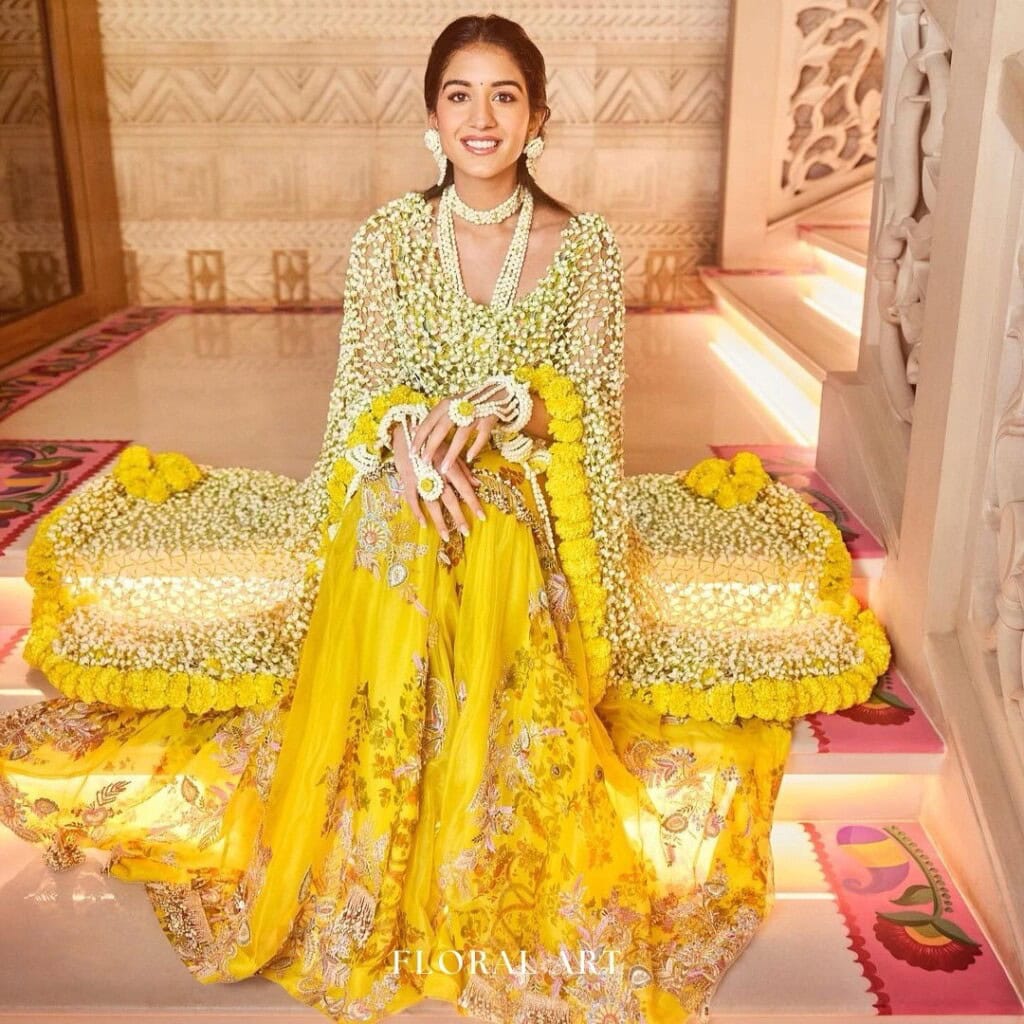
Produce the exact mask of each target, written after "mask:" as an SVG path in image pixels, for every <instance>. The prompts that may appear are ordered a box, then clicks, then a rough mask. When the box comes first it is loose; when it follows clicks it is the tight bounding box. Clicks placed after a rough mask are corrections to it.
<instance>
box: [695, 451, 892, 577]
mask: <svg viewBox="0 0 1024 1024" xmlns="http://www.w3.org/2000/svg"><path fill="white" fill-rule="evenodd" d="M709 447H710V448H711V451H712V452H714V453H715V455H717V456H718V457H719V458H722V459H729V458H732V456H733V455H735V454H736V452H739V451H750V452H754V453H755V454H757V455H758V456H759V458H760V459H761V462H762V464H763V465H764V468H765V469H766V470H767V471H768V473H769V474H771V476H772V478H773V479H775V480H778V481H779V482H780V483H784V484H787V485H788V486H789V487H792V488H793V489H794V490H795V491H799V492H800V493H801V494H802V495H803V496H804V498H805V499H806V500H807V501H808V502H810V504H811V505H812V506H813V507H814V508H816V509H818V511H819V512H824V513H825V515H827V516H828V517H829V519H831V520H832V522H834V523H835V524H836V526H838V527H839V531H840V533H842V535H843V540H844V541H845V542H846V546H847V548H848V549H849V551H850V555H851V557H852V558H853V559H854V561H855V562H856V561H860V560H877V559H881V558H884V557H885V549H884V548H883V547H882V545H881V544H880V543H879V542H878V540H877V539H876V538H875V537H874V536H873V535H872V534H870V533H869V532H868V529H867V527H866V526H865V525H864V524H863V523H862V522H861V521H860V520H859V519H858V518H857V517H856V516H855V515H854V514H853V512H852V511H851V510H850V509H849V508H848V507H847V506H846V505H845V504H844V502H843V500H842V498H840V497H839V495H838V494H836V492H835V491H834V490H832V488H831V487H830V486H829V485H828V484H827V483H826V482H825V480H824V478H823V477H822V476H821V475H820V474H819V473H818V471H817V470H816V469H815V468H814V456H815V451H816V449H815V448H813V447H807V446H805V445H796V444H749V445H747V444H713V445H710V446H709Z"/></svg>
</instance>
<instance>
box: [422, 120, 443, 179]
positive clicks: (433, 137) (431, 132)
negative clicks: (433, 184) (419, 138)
mask: <svg viewBox="0 0 1024 1024" xmlns="http://www.w3.org/2000/svg"><path fill="white" fill-rule="evenodd" d="M423 142H424V144H425V145H426V147H427V149H429V150H430V152H431V153H433V154H434V159H435V160H436V161H437V168H438V171H439V173H438V176H437V183H438V185H443V184H444V176H445V174H447V173H448V157H446V156H445V154H444V150H443V149H442V148H441V133H440V132H439V131H438V130H437V129H436V128H428V129H427V130H426V131H425V132H424V133H423Z"/></svg>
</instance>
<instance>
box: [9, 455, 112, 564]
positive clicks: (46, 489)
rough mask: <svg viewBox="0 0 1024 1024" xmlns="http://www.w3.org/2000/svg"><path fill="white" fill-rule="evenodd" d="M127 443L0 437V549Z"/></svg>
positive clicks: (99, 468)
mask: <svg viewBox="0 0 1024 1024" xmlns="http://www.w3.org/2000/svg"><path fill="white" fill-rule="evenodd" d="M128 443H129V442H128V441H78V440H73V441H26V440H22V439H17V440H0V553H3V551H5V550H6V549H7V548H8V547H9V546H10V544H11V543H12V542H13V541H14V540H15V538H17V537H18V536H20V535H21V534H22V533H23V532H24V531H25V530H27V529H28V528H29V527H30V526H32V525H33V524H34V523H35V522H36V521H37V520H39V519H40V518H41V517H42V516H43V515H44V514H45V513H47V512H49V511H50V509H52V508H53V507H54V506H55V505H58V504H60V502H61V501H63V500H64V498H65V497H66V496H67V495H68V494H69V493H70V492H71V491H72V490H74V489H75V488H76V487H77V486H78V485H79V484H81V483H82V482H83V481H85V480H87V479H88V478H89V477H91V476H93V474H95V473H97V472H98V471H99V470H101V469H102V468H103V467H104V466H106V465H107V463H108V462H110V460H111V459H113V458H114V457H115V456H116V455H117V454H118V453H119V452H121V450H122V449H124V448H125V446H126V445H128Z"/></svg>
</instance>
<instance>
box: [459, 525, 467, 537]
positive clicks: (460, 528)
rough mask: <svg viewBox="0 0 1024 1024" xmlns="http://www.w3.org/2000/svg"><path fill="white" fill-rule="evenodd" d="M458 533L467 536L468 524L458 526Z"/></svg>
mask: <svg viewBox="0 0 1024 1024" xmlns="http://www.w3.org/2000/svg"><path fill="white" fill-rule="evenodd" d="M459 533H461V534H462V536H463V537H468V536H469V527H468V526H460V527H459Z"/></svg>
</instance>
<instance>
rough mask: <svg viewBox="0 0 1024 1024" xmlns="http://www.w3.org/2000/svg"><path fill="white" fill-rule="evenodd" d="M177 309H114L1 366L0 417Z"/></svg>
mask: <svg viewBox="0 0 1024 1024" xmlns="http://www.w3.org/2000/svg"><path fill="white" fill-rule="evenodd" d="M180 312H181V310H180V309H177V308H174V307H156V306H140V307H133V308H130V309H124V310H119V311H118V312H117V313H114V314H112V315H111V316H108V317H106V318H105V319H103V320H99V321H97V322H96V323H95V324H90V325H89V326H88V327H85V328H83V329H81V330H79V331H76V332H75V333H74V334H72V335H69V336H68V337H67V338H63V339H62V340H61V341H59V342H54V343H53V344H51V345H48V346H46V347H45V348H42V349H40V350H39V351H38V352H33V353H30V354H29V355H27V356H25V357H23V358H22V359H18V360H16V361H15V362H13V363H11V365H10V366H6V367H4V368H3V369H2V370H0V419H4V418H6V417H7V416H10V415H11V414H12V413H14V412H17V411H18V410H19V409H23V408H24V407H25V406H26V405H28V404H29V403H30V402H34V401H35V400H36V399H37V398H42V396H43V395H47V394H49V393H50V392H51V391H54V390H55V389H56V388H59V387H60V386H61V385H62V384H66V383H67V382H68V381H69V380H71V379H72V378H74V377H77V376H78V374H80V373H83V372H84V371H85V370H88V369H90V368H91V367H93V366H95V365H96V364H97V363H99V362H101V361H102V360H104V359H106V358H107V357H108V356H112V355H113V354H114V353H115V352H119V351H120V350H121V349H123V348H124V347H125V346H127V345H130V344H131V343H132V342H133V341H137V340H138V339H139V338H141V337H142V336H143V335H144V334H147V333H148V332H149V331H151V330H152V329H153V328H154V327H159V326H160V324H162V323H165V322H166V321H167V320H169V319H170V318H171V317H173V316H177V315H178V314H179V313H180Z"/></svg>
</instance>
